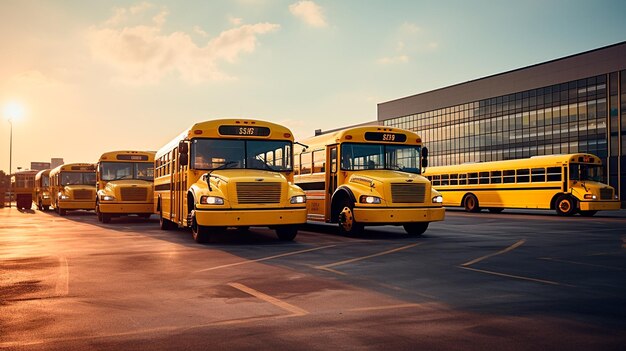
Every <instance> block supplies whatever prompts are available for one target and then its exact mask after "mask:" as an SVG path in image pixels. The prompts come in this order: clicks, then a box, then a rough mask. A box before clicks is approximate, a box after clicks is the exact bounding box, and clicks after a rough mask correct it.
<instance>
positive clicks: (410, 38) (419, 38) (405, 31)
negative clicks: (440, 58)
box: [376, 22, 439, 65]
mask: <svg viewBox="0 0 626 351" xmlns="http://www.w3.org/2000/svg"><path fill="white" fill-rule="evenodd" d="M427 35H428V33H427V32H426V31H425V30H424V29H422V28H420V27H419V26H417V25H416V24H415V23H410V22H404V23H402V24H401V25H400V26H399V27H397V28H396V31H395V34H394V35H393V39H392V40H393V43H394V44H391V45H394V49H389V51H390V53H392V55H390V56H385V57H382V58H379V59H378V60H376V62H377V63H378V64H381V65H393V64H404V63H408V62H409V61H411V57H414V56H415V55H417V54H419V53H420V52H430V51H435V50H437V49H438V48H439V44H438V43H437V42H434V41H431V42H425V39H424V37H425V36H427Z"/></svg>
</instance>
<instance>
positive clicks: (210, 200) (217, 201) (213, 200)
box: [200, 196, 224, 205]
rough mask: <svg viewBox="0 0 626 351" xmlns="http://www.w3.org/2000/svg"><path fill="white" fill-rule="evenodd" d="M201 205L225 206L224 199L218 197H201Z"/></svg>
mask: <svg viewBox="0 0 626 351" xmlns="http://www.w3.org/2000/svg"><path fill="white" fill-rule="evenodd" d="M200 203H201V204H203V205H223V204H224V199H222V198H221V197H217V196H201V197H200Z"/></svg>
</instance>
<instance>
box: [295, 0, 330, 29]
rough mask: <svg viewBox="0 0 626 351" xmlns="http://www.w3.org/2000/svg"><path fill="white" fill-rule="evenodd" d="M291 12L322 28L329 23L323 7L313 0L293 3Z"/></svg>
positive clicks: (311, 24)
mask: <svg viewBox="0 0 626 351" xmlns="http://www.w3.org/2000/svg"><path fill="white" fill-rule="evenodd" d="M289 12H291V14H292V15H294V16H296V17H298V18H300V19H301V20H303V21H304V23H306V24H308V25H310V26H312V27H318V28H321V27H326V26H327V25H328V23H327V22H326V19H325V18H324V14H323V11H322V8H321V7H320V6H319V5H317V4H316V3H314V2H313V1H309V0H303V1H299V2H297V3H295V4H291V5H289Z"/></svg>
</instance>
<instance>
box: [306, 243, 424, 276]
mask: <svg viewBox="0 0 626 351" xmlns="http://www.w3.org/2000/svg"><path fill="white" fill-rule="evenodd" d="M421 244H422V243H415V244H410V245H405V246H402V247H398V248H395V249H391V250H387V251H383V252H378V253H375V254H371V255H367V256H362V257H356V258H351V259H349V260H343V261H339V262H335V263H329V264H325V265H321V266H316V267H315V268H317V269H321V270H324V271H328V272H332V273H336V274H341V275H346V273H343V272H339V271H336V270H334V269H331V267H337V266H342V265H345V264H348V263H353V262H357V261H362V260H367V259H369V258H373V257H378V256H383V255H388V254H391V253H394V252H398V251H403V250H406V249H410V248H412V247H415V246H417V245H421Z"/></svg>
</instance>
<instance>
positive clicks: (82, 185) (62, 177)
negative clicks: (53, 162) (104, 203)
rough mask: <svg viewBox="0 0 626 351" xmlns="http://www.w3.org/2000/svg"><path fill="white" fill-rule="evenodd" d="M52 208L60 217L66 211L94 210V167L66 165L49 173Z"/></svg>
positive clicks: (85, 164) (90, 165)
mask: <svg viewBox="0 0 626 351" xmlns="http://www.w3.org/2000/svg"><path fill="white" fill-rule="evenodd" d="M50 193H51V195H52V207H53V208H54V210H55V211H56V212H57V213H58V214H59V215H60V216H65V214H66V213H67V211H72V210H94V209H95V208H96V166H95V165H94V164H93V163H68V164H65V165H61V166H59V167H57V168H54V169H53V170H51V171H50Z"/></svg>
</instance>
